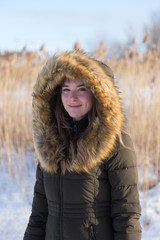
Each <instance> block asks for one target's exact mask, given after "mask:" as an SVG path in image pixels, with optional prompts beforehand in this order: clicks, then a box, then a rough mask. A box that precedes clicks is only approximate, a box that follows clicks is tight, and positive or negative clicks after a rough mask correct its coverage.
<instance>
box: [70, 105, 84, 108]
mask: <svg viewBox="0 0 160 240" xmlns="http://www.w3.org/2000/svg"><path fill="white" fill-rule="evenodd" d="M68 106H69V107H71V108H78V107H81V105H68Z"/></svg>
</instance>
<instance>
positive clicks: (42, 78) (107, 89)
mask: <svg viewBox="0 0 160 240" xmlns="http://www.w3.org/2000/svg"><path fill="white" fill-rule="evenodd" d="M65 77H66V78H70V79H74V78H79V79H82V80H83V82H84V84H85V86H86V87H87V88H89V89H90V90H91V91H92V93H93V95H94V97H95V98H96V99H97V101H98V102H99V103H100V106H101V109H100V112H101V116H102V119H103V124H102V125H101V124H100V120H99V119H98V117H97V118H96V119H95V121H94V123H93V127H92V130H91V131H90V132H89V134H88V136H87V137H85V139H81V140H80V141H81V142H80V144H81V146H82V147H84V149H85V152H84V154H85V159H86V162H85V164H84V163H82V161H81V158H80V156H79V153H78V152H77V156H76V158H75V160H74V162H73V163H72V164H71V165H70V166H68V167H67V165H66V169H67V170H68V171H70V172H84V171H89V170H90V169H91V168H93V167H95V166H96V165H97V164H100V163H102V161H103V160H104V159H106V158H108V156H109V155H110V154H111V152H112V151H113V150H114V147H115V143H116V137H117V135H118V134H119V133H120V132H121V130H122V126H123V119H124V117H123V111H122V107H121V103H120V99H119V96H118V90H117V89H116V87H115V85H114V76H113V73H112V70H111V69H110V68H109V67H108V66H107V65H105V64H103V63H102V62H99V61H97V60H94V59H92V58H90V57H88V56H87V55H86V54H84V53H80V52H77V51H73V52H62V53H60V54H55V55H54V56H53V57H52V58H51V59H50V60H49V61H48V62H47V64H46V65H45V67H44V68H43V70H42V72H41V73H40V74H39V76H38V78H37V81H36V84H35V86H34V91H33V140H34V145H35V150H36V153H37V155H38V159H39V161H40V163H41V166H42V168H43V169H44V170H45V171H47V172H50V173H55V172H56V171H57V169H58V166H57V163H56V160H55V159H56V154H55V152H56V147H57V144H59V143H58V140H57V139H58V136H56V135H55V136H52V138H51V142H50V143H47V141H46V137H45V136H46V131H47V129H48V128H49V127H50V125H51V112H50V104H49V102H50V99H51V96H52V94H53V92H54V90H55V88H56V86H57V85H59V84H61V82H62V80H63V79H64V78H65ZM52 117H53V116H52ZM55 128H57V126H55ZM46 144H49V145H48V146H49V147H48V149H49V150H47V151H45V152H44V151H41V150H42V148H44V146H46ZM64 164H65V159H64Z"/></svg>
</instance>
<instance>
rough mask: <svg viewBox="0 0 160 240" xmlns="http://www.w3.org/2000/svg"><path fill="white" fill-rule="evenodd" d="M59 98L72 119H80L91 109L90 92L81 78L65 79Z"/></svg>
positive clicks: (91, 99)
mask: <svg viewBox="0 0 160 240" xmlns="http://www.w3.org/2000/svg"><path fill="white" fill-rule="evenodd" d="M61 99H62V103H63V106H64V108H65V110H66V111H67V112H68V114H69V116H70V117H72V118H73V119H74V120H81V119H82V118H83V117H85V115H86V114H87V113H88V112H89V111H90V110H91V108H92V104H93V98H92V93H91V91H90V90H89V89H87V88H86V87H85V86H84V84H83V82H82V80H80V79H75V80H69V79H66V80H65V82H64V84H63V85H62V93H61Z"/></svg>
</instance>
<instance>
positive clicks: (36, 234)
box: [23, 165, 48, 240]
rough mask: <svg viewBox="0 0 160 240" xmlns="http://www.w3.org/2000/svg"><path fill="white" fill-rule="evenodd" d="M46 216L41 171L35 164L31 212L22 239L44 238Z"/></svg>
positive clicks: (46, 209)
mask: <svg viewBox="0 0 160 240" xmlns="http://www.w3.org/2000/svg"><path fill="white" fill-rule="evenodd" d="M47 216H48V206H47V199H46V196H45V190H44V185H43V172H42V170H41V169H40V166H39V165H38V166H37V172H36V183H35V187H34V197H33V203H32V213H31V216H30V218H29V223H28V226H27V229H26V231H25V234H24V238H23V240H45V228H46V222H47Z"/></svg>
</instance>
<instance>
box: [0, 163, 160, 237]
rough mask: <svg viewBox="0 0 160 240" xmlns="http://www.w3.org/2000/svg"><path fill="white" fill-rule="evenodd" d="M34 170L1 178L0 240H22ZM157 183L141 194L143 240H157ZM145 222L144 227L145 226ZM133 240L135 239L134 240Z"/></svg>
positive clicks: (159, 190) (159, 225)
mask: <svg viewBox="0 0 160 240" xmlns="http://www.w3.org/2000/svg"><path fill="white" fill-rule="evenodd" d="M34 181H35V167H34V166H33V167H32V169H31V171H30V173H29V174H28V175H27V176H20V178H19V179H16V180H14V179H11V178H10V177H9V175H8V174H7V173H4V172H1V174H0V240H22V239H23V234H24V231H25V229H26V226H27V223H28V218H29V215H30V212H31V204H32V194H33V187H34ZM159 193H160V183H159V185H157V186H156V187H154V188H152V189H151V190H149V191H148V192H140V201H141V206H142V217H141V224H142V230H143V235H142V240H160V195H159ZM144 222H145V223H146V224H144ZM135 240H136V239H135Z"/></svg>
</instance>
